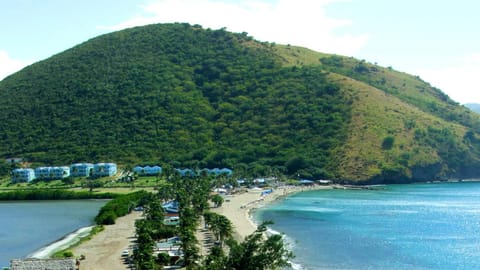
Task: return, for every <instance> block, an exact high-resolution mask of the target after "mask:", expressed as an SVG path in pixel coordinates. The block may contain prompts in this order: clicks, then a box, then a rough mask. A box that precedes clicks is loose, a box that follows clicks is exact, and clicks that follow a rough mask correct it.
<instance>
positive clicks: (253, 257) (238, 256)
mask: <svg viewBox="0 0 480 270" xmlns="http://www.w3.org/2000/svg"><path fill="white" fill-rule="evenodd" d="M268 224H271V223H269V222H264V223H262V224H261V225H260V226H258V228H257V230H256V231H255V232H254V233H253V234H251V235H249V236H247V237H246V238H245V241H244V242H242V243H240V244H238V243H237V242H235V241H229V247H230V254H229V256H228V259H227V262H226V269H242V270H261V269H262V270H266V269H277V268H280V267H286V266H290V263H289V262H288V260H289V259H291V258H293V253H292V252H290V251H288V250H287V249H286V248H285V246H284V244H283V240H282V235H280V234H274V235H270V236H268V237H267V238H266V239H265V238H264V237H265V236H264V233H265V231H266V230H267V225H268Z"/></svg>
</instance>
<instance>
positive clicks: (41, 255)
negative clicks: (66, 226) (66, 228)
mask: <svg viewBox="0 0 480 270" xmlns="http://www.w3.org/2000/svg"><path fill="white" fill-rule="evenodd" d="M94 227H95V226H94V225H92V226H87V227H82V228H79V229H77V230H75V231H73V232H71V233H69V234H67V235H65V236H63V237H62V238H60V239H58V240H56V241H54V242H52V243H50V244H48V245H46V246H44V247H42V248H40V249H38V250H35V251H34V252H32V253H30V254H29V255H27V256H26V258H34V259H47V258H50V257H51V256H53V255H54V254H55V253H56V252H58V251H60V250H66V249H69V248H70V247H72V246H74V245H75V244H77V243H78V242H80V241H81V240H82V239H83V238H84V237H87V236H88V235H89V234H90V232H91V231H92V229H93V228H94Z"/></svg>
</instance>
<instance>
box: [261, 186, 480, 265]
mask: <svg viewBox="0 0 480 270" xmlns="http://www.w3.org/2000/svg"><path fill="white" fill-rule="evenodd" d="M254 218H255V219H256V220H260V221H261V220H272V221H274V222H275V224H274V225H272V229H273V230H276V231H278V232H281V233H285V234H286V236H287V241H288V243H289V245H290V247H291V249H292V250H293V252H294V253H295V255H296V258H295V259H294V260H293V263H294V266H295V267H294V268H297V269H480V183H476V182H468V183H443V184H415V185H394V186H387V187H386V189H385V190H375V191H372V190H327V191H307V192H302V193H298V194H295V195H292V196H289V197H287V198H286V199H284V200H282V201H279V202H277V203H274V204H272V205H269V206H267V207H265V208H261V209H259V210H258V211H257V212H256V213H255V214H254Z"/></svg>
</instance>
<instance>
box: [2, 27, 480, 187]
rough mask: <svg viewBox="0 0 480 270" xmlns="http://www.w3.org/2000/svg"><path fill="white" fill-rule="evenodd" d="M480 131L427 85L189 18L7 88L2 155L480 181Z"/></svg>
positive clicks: (368, 178)
mask: <svg viewBox="0 0 480 270" xmlns="http://www.w3.org/2000/svg"><path fill="white" fill-rule="evenodd" d="M479 123H480V118H479V117H478V115H476V114H474V113H471V112H470V110H468V109H466V108H464V107H463V106H459V105H458V104H456V103H455V102H453V101H451V100H450V99H449V98H448V96H446V95H444V94H443V93H442V92H441V91H440V90H438V89H435V88H432V87H430V86H429V85H428V84H427V83H425V82H423V81H421V80H420V79H419V78H417V77H413V76H410V75H407V74H404V73H399V72H396V71H394V70H391V69H387V68H381V67H378V66H375V65H371V64H369V63H366V62H364V61H359V60H355V59H353V58H346V57H341V56H332V55H327V54H322V53H318V52H314V51H311V50H308V49H304V48H299V47H294V46H284V45H276V44H273V43H261V42H257V41H255V40H254V39H252V38H251V37H249V36H248V35H247V34H246V33H242V34H235V33H229V32H227V31H225V30H224V29H220V30H210V29H203V28H201V27H200V26H198V25H196V26H191V25H188V24H159V25H149V26H144V27H136V28H131V29H127V30H122V31H119V32H115V33H111V34H107V35H103V36H99V37H97V38H94V39H92V40H89V41H87V42H85V43H83V44H80V45H78V46H76V47H74V48H71V49H69V50H67V51H65V52H62V53H60V54H58V55H55V56H53V57H51V58H49V59H46V60H44V61H41V62H38V63H35V64H33V65H31V66H29V67H27V68H25V69H23V70H22V71H20V72H18V73H16V74H14V75H12V76H10V77H8V78H6V79H5V80H3V81H2V82H0V156H4V157H10V156H21V157H25V158H27V159H28V160H29V161H31V162H37V163H42V164H52V165H55V164H68V163H70V162H77V161H91V162H95V161H109V160H111V161H116V162H119V163H121V164H124V165H135V164H137V163H157V164H158V163H159V164H166V163H169V164H172V165H173V166H176V167H192V168H196V167H223V166H226V167H232V168H234V169H235V170H236V171H237V172H246V173H248V174H250V173H251V174H257V175H266V174H271V173H275V172H282V173H286V174H289V175H298V176H301V177H309V178H310V177H311V178H335V179H337V180H339V181H359V182H365V183H366V182H385V181H388V182H410V181H416V180H425V179H428V180H432V179H440V178H446V177H472V176H478V173H477V171H476V170H475V168H477V167H478V165H480V162H479V157H480V139H479V138H480V135H479V134H478V131H479V130H480V124H479Z"/></svg>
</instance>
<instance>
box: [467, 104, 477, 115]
mask: <svg viewBox="0 0 480 270" xmlns="http://www.w3.org/2000/svg"><path fill="white" fill-rule="evenodd" d="M464 106H465V107H467V108H469V109H470V110H472V111H474V112H476V113H480V104H478V103H467V104H465V105H464Z"/></svg>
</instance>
